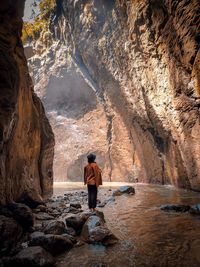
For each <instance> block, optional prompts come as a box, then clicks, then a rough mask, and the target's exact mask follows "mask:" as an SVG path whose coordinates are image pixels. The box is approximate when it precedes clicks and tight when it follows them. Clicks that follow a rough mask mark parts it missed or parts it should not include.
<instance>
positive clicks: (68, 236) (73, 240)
mask: <svg viewBox="0 0 200 267" xmlns="http://www.w3.org/2000/svg"><path fill="white" fill-rule="evenodd" d="M62 236H63V237H65V238H67V239H69V240H70V241H71V242H72V243H73V244H75V243H76V242H77V240H76V238H75V237H74V236H72V235H69V234H67V233H65V234H62Z"/></svg>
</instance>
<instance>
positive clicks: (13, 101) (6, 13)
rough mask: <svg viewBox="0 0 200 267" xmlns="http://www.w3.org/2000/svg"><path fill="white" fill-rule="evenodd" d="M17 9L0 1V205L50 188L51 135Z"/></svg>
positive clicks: (20, 10)
mask: <svg viewBox="0 0 200 267" xmlns="http://www.w3.org/2000/svg"><path fill="white" fill-rule="evenodd" d="M23 8H24V1H19V0H17V1H12V0H11V1H4V0H3V1H1V4H0V18H1V24H0V37H1V38H0V51H1V59H0V69H1V71H0V162H1V164H0V180H1V185H0V204H5V203H6V202H9V201H11V200H16V199H18V198H19V197H20V196H21V194H23V193H25V192H26V193H27V194H29V195H31V197H32V198H33V199H38V200H40V199H41V196H46V195H49V194H51V193H52V182H53V172H52V161H53V147H54V136H53V133H52V130H51V126H50V125H49V122H48V120H47V118H46V116H45V112H44V108H43V105H42V103H41V101H40V100H39V98H38V97H37V96H36V95H35V93H34V92H33V85H32V81H31V79H30V76H29V73H28V68H27V62H26V58H25V56H24V51H23V46H22V43H21V39H20V35H21V29H22V16H23Z"/></svg>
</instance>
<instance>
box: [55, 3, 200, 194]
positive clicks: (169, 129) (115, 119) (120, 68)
mask: <svg viewBox="0 0 200 267" xmlns="http://www.w3.org/2000/svg"><path fill="white" fill-rule="evenodd" d="M57 2H58V4H59V6H61V9H60V10H61V13H62V16H63V17H64V20H65V24H66V27H65V30H64V31H65V39H66V42H67V45H68V46H69V47H70V49H71V54H72V57H73V58H74V61H75V62H76V63H77V65H78V66H79V68H80V69H84V71H85V73H87V76H88V77H89V79H90V80H92V82H93V84H94V86H95V88H96V90H97V91H98V94H99V95H101V96H102V98H103V99H104V101H105V103H106V107H107V108H108V110H109V118H110V120H111V125H112V130H111V131H110V134H111V135H110V141H111V143H110V147H109V149H110V155H111V157H112V158H113V159H115V162H116V164H119V165H120V167H121V168H122V169H123V168H125V169H126V167H127V165H129V166H131V169H132V175H133V177H135V178H138V180H139V181H142V182H155V183H171V184H175V185H177V186H181V187H187V188H192V189H197V190H199V189H200V160H199V159H200V142H199V141H200V140H199V136H200V126H199V107H200V84H199V81H200V74H199V66H200V65H199V61H200V57H199V56H200V52H199V24H200V18H199V8H200V4H199V1H198V0H192V1H187V0H179V1H174V0H173V1H172V0H161V1H154V0H143V1H107V0H98V1H97V0H85V1H79V0H76V1H74V0H68V1H66V0H62V1H57ZM111 114H112V115H111ZM123 125H125V127H124V126H123ZM110 127H111V126H110ZM124 129H126V131H124ZM117 139H118V140H120V142H121V145H122V146H123V144H125V143H126V142H125V140H126V139H128V140H129V141H130V142H129V146H128V147H127V151H128V149H129V150H131V152H130V153H129V155H130V154H131V158H129V157H127V155H125V154H121V150H120V147H119V146H116V145H115V142H116V140H117ZM122 156H123V157H122ZM129 168H130V167H129ZM113 169H114V168H113ZM116 175H117V174H116Z"/></svg>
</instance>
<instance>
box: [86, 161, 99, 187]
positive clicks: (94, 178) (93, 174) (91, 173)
mask: <svg viewBox="0 0 200 267" xmlns="http://www.w3.org/2000/svg"><path fill="white" fill-rule="evenodd" d="M84 184H88V185H95V184H96V186H97V187H98V186H99V185H102V177H101V169H100V168H99V167H98V165H97V164H96V163H95V162H93V163H88V165H87V166H85V168H84Z"/></svg>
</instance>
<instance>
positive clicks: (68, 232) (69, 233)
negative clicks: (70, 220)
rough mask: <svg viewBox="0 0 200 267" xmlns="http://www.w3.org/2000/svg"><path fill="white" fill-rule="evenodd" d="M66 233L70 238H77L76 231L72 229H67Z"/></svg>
mask: <svg viewBox="0 0 200 267" xmlns="http://www.w3.org/2000/svg"><path fill="white" fill-rule="evenodd" d="M65 233H66V234H68V235H70V236H76V231H75V230H74V229H73V228H72V227H67V228H65Z"/></svg>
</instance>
